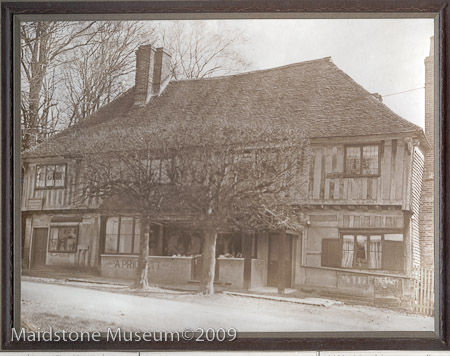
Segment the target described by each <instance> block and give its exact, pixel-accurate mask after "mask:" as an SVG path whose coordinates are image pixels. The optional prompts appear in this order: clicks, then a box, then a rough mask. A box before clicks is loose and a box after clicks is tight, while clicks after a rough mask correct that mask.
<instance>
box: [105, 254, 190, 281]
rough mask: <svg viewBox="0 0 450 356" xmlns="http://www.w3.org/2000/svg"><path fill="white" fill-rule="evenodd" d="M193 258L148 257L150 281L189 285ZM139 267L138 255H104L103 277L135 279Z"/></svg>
mask: <svg viewBox="0 0 450 356" xmlns="http://www.w3.org/2000/svg"><path fill="white" fill-rule="evenodd" d="M192 264H193V263H192V257H169V256H150V257H148V279H149V282H150V283H151V282H154V283H187V282H188V281H189V280H191V279H192ZM137 265H138V256H136V255H102V256H101V272H100V274H101V275H102V276H103V277H111V278H118V279H134V278H135V276H136V269H137Z"/></svg>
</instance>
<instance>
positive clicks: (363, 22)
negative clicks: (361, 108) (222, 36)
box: [211, 19, 434, 127]
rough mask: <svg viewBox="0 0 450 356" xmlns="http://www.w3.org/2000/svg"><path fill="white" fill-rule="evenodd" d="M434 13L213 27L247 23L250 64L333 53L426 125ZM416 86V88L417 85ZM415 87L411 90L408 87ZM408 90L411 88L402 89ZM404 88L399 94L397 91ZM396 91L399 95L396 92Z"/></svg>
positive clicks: (398, 108)
mask: <svg viewBox="0 0 450 356" xmlns="http://www.w3.org/2000/svg"><path fill="white" fill-rule="evenodd" d="M433 21H434V20H433V19H314V20H311V19H270V20H266V19H258V20H216V21H214V20H213V21H211V27H212V28H214V29H215V30H218V31H220V30H221V29H226V28H232V27H236V28H239V29H242V30H243V31H244V33H245V36H246V37H247V39H248V41H247V42H246V43H245V45H242V54H243V55H244V57H245V58H247V59H248V60H249V61H250V62H251V63H252V66H251V68H249V69H251V70H257V69H266V68H273V67H278V66H282V65H286V64H290V63H297V62H302V61H306V60H311V59H318V58H323V57H330V56H331V58H332V61H333V62H334V63H335V64H336V65H337V66H338V67H339V68H340V69H342V70H343V71H344V72H346V73H347V74H348V75H349V76H350V77H352V78H353V79H354V80H355V81H356V82H357V83H359V84H360V85H362V86H363V87H364V88H365V89H366V90H368V91H369V92H371V93H379V94H381V95H382V96H383V103H384V104H386V105H387V106H388V107H389V108H390V109H391V110H393V111H394V112H396V113H397V114H399V115H400V116H402V117H403V118H405V119H407V120H409V121H411V122H413V123H415V124H416V125H419V126H421V127H423V126H424V101H425V98H424V94H425V91H424V89H423V88H424V85H425V84H424V83H425V67H424V59H425V57H427V56H428V55H429V51H430V37H431V36H433V31H434V24H433ZM413 89H417V90H413ZM409 90H412V91H409ZM404 91H408V92H406V93H400V92H404ZM396 93H400V94H396ZM391 94H395V95H391Z"/></svg>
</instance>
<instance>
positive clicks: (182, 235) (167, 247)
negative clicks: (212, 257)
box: [163, 227, 203, 256]
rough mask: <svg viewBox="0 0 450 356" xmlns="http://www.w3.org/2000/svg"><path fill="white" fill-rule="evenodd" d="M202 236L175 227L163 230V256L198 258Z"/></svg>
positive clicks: (200, 251) (198, 233)
mask: <svg viewBox="0 0 450 356" xmlns="http://www.w3.org/2000/svg"><path fill="white" fill-rule="evenodd" d="M202 247H203V234H202V233H200V232H196V231H185V230H182V229H179V228H175V227H166V228H165V229H164V246H163V254H164V255H165V256H198V255H201V254H202Z"/></svg>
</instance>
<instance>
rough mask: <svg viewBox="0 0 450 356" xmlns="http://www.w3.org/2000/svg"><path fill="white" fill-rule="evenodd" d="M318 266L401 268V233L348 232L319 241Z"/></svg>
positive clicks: (397, 269)
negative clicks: (319, 258) (319, 262)
mask: <svg viewBox="0 0 450 356" xmlns="http://www.w3.org/2000/svg"><path fill="white" fill-rule="evenodd" d="M321 264H322V266H324V267H343V268H356V269H369V270H375V269H381V270H394V271H402V270H403V235H402V234H398V233H392V234H377V233H373V234H368V233H361V234H360V233H349V234H343V235H342V237H341V239H323V240H322V263H321Z"/></svg>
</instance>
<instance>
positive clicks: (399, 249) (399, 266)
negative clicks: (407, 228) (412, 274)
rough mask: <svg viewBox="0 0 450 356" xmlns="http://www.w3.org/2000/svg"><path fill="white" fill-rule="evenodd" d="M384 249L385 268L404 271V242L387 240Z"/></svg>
mask: <svg viewBox="0 0 450 356" xmlns="http://www.w3.org/2000/svg"><path fill="white" fill-rule="evenodd" d="M382 251H383V252H382V254H383V257H382V265H381V267H382V268H383V269H388V270H393V271H403V242H400V241H386V240H385V241H383V248H382Z"/></svg>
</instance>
